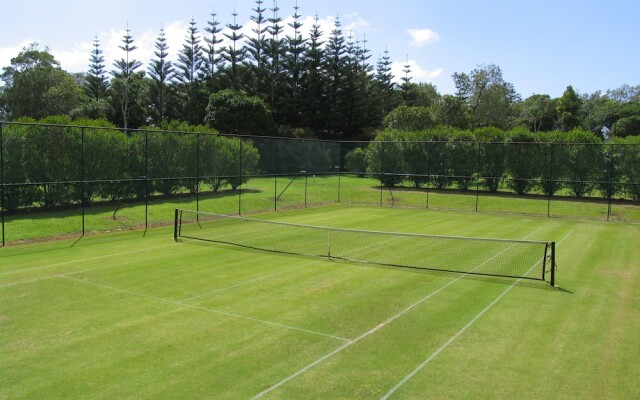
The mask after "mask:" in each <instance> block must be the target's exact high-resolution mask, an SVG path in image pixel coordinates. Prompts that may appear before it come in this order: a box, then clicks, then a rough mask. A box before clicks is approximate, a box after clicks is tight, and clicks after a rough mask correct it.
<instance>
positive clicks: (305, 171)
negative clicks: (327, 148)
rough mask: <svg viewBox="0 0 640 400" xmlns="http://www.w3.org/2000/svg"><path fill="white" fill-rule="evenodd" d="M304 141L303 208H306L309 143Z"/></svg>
mask: <svg viewBox="0 0 640 400" xmlns="http://www.w3.org/2000/svg"><path fill="white" fill-rule="evenodd" d="M303 140H304V206H305V208H306V207H307V188H308V186H307V181H308V180H309V141H308V140H306V139H303Z"/></svg>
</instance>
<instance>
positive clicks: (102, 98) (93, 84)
mask: <svg viewBox="0 0 640 400" xmlns="http://www.w3.org/2000/svg"><path fill="white" fill-rule="evenodd" d="M102 54H103V52H102V49H101V48H100V41H99V40H98V37H97V36H96V37H95V38H94V40H93V50H92V51H91V57H90V58H89V62H90V64H89V72H88V73H87V74H86V75H83V77H82V88H83V89H84V92H85V95H86V96H87V99H88V101H87V102H86V103H84V104H83V105H81V106H80V108H78V109H75V110H73V112H72V115H73V116H74V117H78V116H81V117H88V118H91V119H103V118H106V117H107V115H108V114H109V113H110V112H111V106H110V104H109V101H108V96H109V81H108V79H107V76H106V70H105V64H104V56H103V55H102Z"/></svg>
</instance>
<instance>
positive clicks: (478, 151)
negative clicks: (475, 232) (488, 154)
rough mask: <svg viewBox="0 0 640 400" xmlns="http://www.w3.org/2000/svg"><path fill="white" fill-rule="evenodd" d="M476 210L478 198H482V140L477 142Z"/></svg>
mask: <svg viewBox="0 0 640 400" xmlns="http://www.w3.org/2000/svg"><path fill="white" fill-rule="evenodd" d="M476 145H477V146H476V212H478V200H479V198H480V175H481V174H480V142H476Z"/></svg>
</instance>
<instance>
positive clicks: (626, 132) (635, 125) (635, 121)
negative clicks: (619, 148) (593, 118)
mask: <svg viewBox="0 0 640 400" xmlns="http://www.w3.org/2000/svg"><path fill="white" fill-rule="evenodd" d="M611 133H612V134H613V135H614V136H617V137H626V136H632V135H640V115H634V116H631V117H625V118H620V119H619V120H617V121H616V122H615V123H614V124H613V126H612V128H611Z"/></svg>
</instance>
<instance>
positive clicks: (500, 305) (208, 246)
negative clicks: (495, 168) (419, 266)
mask: <svg viewBox="0 0 640 400" xmlns="http://www.w3.org/2000/svg"><path fill="white" fill-rule="evenodd" d="M257 217H258V218H266V219H274V220H277V221H286V222H293V223H302V224H309V225H318V226H327V227H338V228H355V229H367V230H379V231H395V232H411V233H427V234H436V235H456V236H470V237H492V238H507V239H530V240H548V241H556V243H557V262H558V270H557V277H556V283H557V284H558V285H559V286H560V288H559V289H557V288H552V287H550V286H549V285H548V284H545V283H543V282H539V281H519V280H516V279H507V278H496V277H477V276H475V277H472V276H469V275H463V274H454V273H444V272H433V271H414V270H407V269H401V268H391V267H376V266H372V265H362V264H353V263H348V262H335V261H329V260H326V259H322V258H314V257H304V256H293V255H277V254H272V253H268V252H261V251H257V250H251V249H245V248H240V247H235V246H229V245H222V244H214V243H207V242H201V241H196V240H190V239H181V240H180V242H178V243H176V242H174V241H173V239H172V233H173V232H172V230H171V228H169V227H161V228H154V229H150V230H148V231H147V232H146V234H144V235H143V234H142V232H140V231H128V232H123V233H120V234H108V235H95V236H86V237H84V238H82V239H73V240H57V241H49V242H44V243H34V244H28V245H18V246H9V247H6V248H3V249H0V399H36V398H51V399H62V398H83V399H113V398H120V399H126V398H131V399H133V398H135V399H159V398H166V399H197V398H202V399H207V398H217V399H251V398H264V399H295V398H305V399H314V398H317V399H328V398H331V399H354V398H362V399H382V398H392V399H424V398H462V399H464V398H468V399H485V398H486V399H513V398H529V399H559V398H560V399H561V398H565V399H575V398H592V399H599V398H608V399H629V398H639V397H640V373H639V372H640V368H639V367H638V365H637V360H636V358H637V351H638V348H640V335H638V332H640V300H639V299H640V277H639V273H638V270H639V267H638V260H639V259H640V246H638V245H637V244H638V243H640V226H638V225H632V224H624V223H619V222H603V221H579V220H559V219H548V218H540V217H535V216H530V217H527V216H515V215H491V214H478V213H465V212H453V211H447V212H441V211H433V210H416V209H389V208H380V207H375V208H374V207H347V206H328V207H319V208H309V209H301V210H293V211H284V212H278V213H268V214H260V215H257ZM495 262H497V263H499V262H500V258H499V257H496V259H495Z"/></svg>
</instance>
